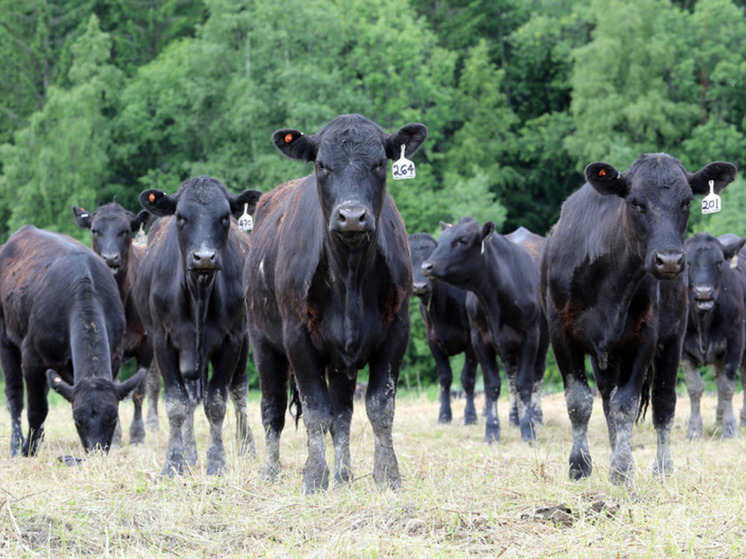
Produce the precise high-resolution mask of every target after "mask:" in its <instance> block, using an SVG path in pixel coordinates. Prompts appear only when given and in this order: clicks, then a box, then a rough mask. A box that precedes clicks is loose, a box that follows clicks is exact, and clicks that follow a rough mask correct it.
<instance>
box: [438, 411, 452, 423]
mask: <svg viewBox="0 0 746 559" xmlns="http://www.w3.org/2000/svg"><path fill="white" fill-rule="evenodd" d="M452 420H453V416H452V414H451V412H448V413H443V412H441V413H440V415H439V416H438V424H439V425H448V424H449V423H451V421H452Z"/></svg>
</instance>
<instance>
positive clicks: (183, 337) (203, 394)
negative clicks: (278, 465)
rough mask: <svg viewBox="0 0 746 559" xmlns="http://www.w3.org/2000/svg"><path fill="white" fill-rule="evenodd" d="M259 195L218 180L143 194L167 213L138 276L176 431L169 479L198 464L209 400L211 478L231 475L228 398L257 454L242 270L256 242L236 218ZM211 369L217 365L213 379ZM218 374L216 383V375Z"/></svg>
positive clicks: (245, 447) (245, 445)
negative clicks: (198, 421)
mask: <svg viewBox="0 0 746 559" xmlns="http://www.w3.org/2000/svg"><path fill="white" fill-rule="evenodd" d="M259 196H260V193H259V192H257V191H255V190H245V191H243V192H242V193H241V194H239V195H237V196H233V195H232V194H230V193H229V192H228V190H227V189H226V187H225V186H224V185H223V184H222V183H221V182H219V181H218V180H216V179H214V178H212V177H206V176H203V177H196V178H191V179H189V180H187V181H185V182H183V183H182V184H181V186H180V187H179V190H178V192H176V194H173V195H168V194H166V193H165V192H161V191H160V190H154V189H151V190H146V191H144V192H142V193H141V194H140V204H141V205H142V207H143V208H145V209H146V210H148V211H149V212H150V213H151V214H153V215H155V216H159V217H160V218H161V219H159V220H158V221H156V222H155V223H154V224H153V226H152V227H151V228H150V232H149V234H148V248H147V250H146V252H145V256H144V257H143V259H142V261H141V262H140V267H139V268H138V273H137V277H136V279H135V301H136V303H137V309H138V311H139V313H140V316H141V317H142V320H143V322H144V323H145V326H146V329H147V330H148V331H149V332H150V333H151V335H152V338H153V349H154V351H155V360H156V363H157V365H158V369H159V370H160V371H161V376H162V378H163V384H164V392H165V395H166V413H167V415H168V424H169V429H170V433H169V440H168V449H167V451H166V462H165V464H164V466H163V475H169V476H170V475H174V474H181V473H182V472H183V471H184V465H185V463H189V464H193V463H195V462H196V460H197V449H196V442H195V439H194V430H193V422H194V409H195V408H196V407H197V405H198V404H199V402H200V401H202V400H204V408H205V414H206V415H207V419H208V421H209V423H210V440H209V443H208V449H207V473H208V474H218V473H221V472H223V471H224V470H225V468H226V464H225V462H226V454H225V448H224V446H223V438H222V428H223V419H224V418H225V412H226V405H227V396H228V392H229V391H230V396H231V399H232V400H233V404H234V406H235V408H236V417H237V432H236V435H237V438H238V443H239V448H240V451H241V453H245V452H254V441H253V437H252V435H251V430H250V428H249V424H248V418H247V415H246V398H247V395H248V376H247V371H246V361H247V357H248V350H249V343H248V333H247V331H246V311H245V306H244V303H243V288H242V281H241V271H242V270H243V264H244V260H245V258H246V254H247V252H248V237H247V235H246V234H245V233H244V232H242V231H240V230H239V229H238V226H237V224H236V220H235V219H234V218H233V216H239V215H241V214H242V213H243V211H244V208H245V207H247V208H248V209H249V211H253V208H254V205H255V204H256V201H257V199H258V198H259ZM208 364H211V365H212V374H209V369H208ZM208 376H209V378H208Z"/></svg>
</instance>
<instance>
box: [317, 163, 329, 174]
mask: <svg viewBox="0 0 746 559" xmlns="http://www.w3.org/2000/svg"><path fill="white" fill-rule="evenodd" d="M316 172H317V173H320V174H321V175H329V174H331V171H330V170H329V168H328V167H327V166H326V165H324V162H323V161H317V162H316Z"/></svg>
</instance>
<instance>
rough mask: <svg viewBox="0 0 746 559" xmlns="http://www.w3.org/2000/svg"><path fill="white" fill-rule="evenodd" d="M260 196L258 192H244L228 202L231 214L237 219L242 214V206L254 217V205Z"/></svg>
mask: <svg viewBox="0 0 746 559" xmlns="http://www.w3.org/2000/svg"><path fill="white" fill-rule="evenodd" d="M261 195H262V193H261V192H259V191H258V190H244V191H243V192H241V193H240V194H238V196H236V197H234V198H231V199H230V200H229V202H230V204H231V213H232V214H233V215H234V216H235V217H236V219H238V218H239V217H240V216H241V215H243V212H244V206H246V211H247V213H248V214H249V215H254V209H255V208H256V203H257V202H258V201H259V197H260V196H261Z"/></svg>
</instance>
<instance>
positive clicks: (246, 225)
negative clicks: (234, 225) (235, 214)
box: [238, 204, 254, 231]
mask: <svg viewBox="0 0 746 559" xmlns="http://www.w3.org/2000/svg"><path fill="white" fill-rule="evenodd" d="M238 228H239V229H240V230H241V231H251V230H252V229H253V228H254V219H253V218H252V217H251V216H250V215H249V205H248V204H244V205H243V214H242V215H241V217H239V218H238Z"/></svg>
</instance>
